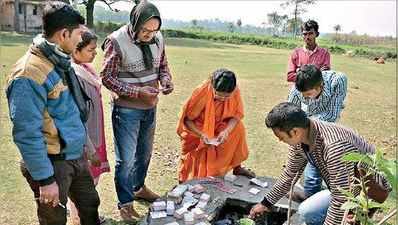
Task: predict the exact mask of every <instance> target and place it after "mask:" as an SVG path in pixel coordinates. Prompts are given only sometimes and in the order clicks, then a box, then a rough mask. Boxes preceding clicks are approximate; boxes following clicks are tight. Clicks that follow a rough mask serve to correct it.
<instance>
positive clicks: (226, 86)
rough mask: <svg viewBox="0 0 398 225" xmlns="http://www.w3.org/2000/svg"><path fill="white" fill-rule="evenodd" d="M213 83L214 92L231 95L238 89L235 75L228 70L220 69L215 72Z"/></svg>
mask: <svg viewBox="0 0 398 225" xmlns="http://www.w3.org/2000/svg"><path fill="white" fill-rule="evenodd" d="M211 83H212V86H213V88H214V90H216V91H218V92H227V93H231V92H233V91H234V90H235V87H236V76H235V73H234V72H232V71H230V70H228V69H218V70H216V71H214V72H213V75H212V76H211Z"/></svg>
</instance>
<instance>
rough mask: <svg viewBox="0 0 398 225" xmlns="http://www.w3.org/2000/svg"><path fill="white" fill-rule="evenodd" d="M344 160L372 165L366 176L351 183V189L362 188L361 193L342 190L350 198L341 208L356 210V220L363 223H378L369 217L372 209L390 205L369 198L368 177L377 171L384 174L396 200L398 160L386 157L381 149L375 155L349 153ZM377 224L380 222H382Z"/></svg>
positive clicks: (354, 179)
mask: <svg viewBox="0 0 398 225" xmlns="http://www.w3.org/2000/svg"><path fill="white" fill-rule="evenodd" d="M343 160H344V161H346V162H356V163H365V164H367V165H369V166H370V167H369V169H368V171H367V172H366V174H365V175H364V176H360V178H356V177H354V178H353V182H352V183H351V189H354V188H359V189H360V194H359V195H357V196H354V194H353V193H351V192H350V191H346V190H342V189H341V190H340V191H341V192H342V193H343V194H344V195H345V196H346V198H347V200H348V201H346V202H345V203H344V204H343V205H342V206H341V209H343V210H346V211H348V210H350V211H352V212H354V215H355V219H356V221H359V222H360V224H362V225H373V224H376V221H374V220H372V219H371V218H369V212H370V211H371V210H372V209H381V210H388V207H387V206H386V204H385V203H382V204H380V203H377V202H375V201H373V200H372V199H369V197H368V187H366V184H367V183H368V182H369V180H368V179H367V178H368V177H370V176H374V175H375V174H376V173H378V174H382V175H383V176H384V177H385V178H386V179H387V180H388V182H389V184H390V185H391V187H392V191H391V192H390V194H389V198H390V199H392V200H393V201H396V199H397V183H398V182H397V161H396V160H388V159H385V158H384V157H383V153H382V152H381V151H380V150H377V151H376V153H375V154H373V155H365V154H360V153H355V152H353V153H348V154H346V155H345V156H344V157H343ZM393 210H395V213H396V209H393ZM389 216H390V215H389ZM377 224H380V222H379V223H377Z"/></svg>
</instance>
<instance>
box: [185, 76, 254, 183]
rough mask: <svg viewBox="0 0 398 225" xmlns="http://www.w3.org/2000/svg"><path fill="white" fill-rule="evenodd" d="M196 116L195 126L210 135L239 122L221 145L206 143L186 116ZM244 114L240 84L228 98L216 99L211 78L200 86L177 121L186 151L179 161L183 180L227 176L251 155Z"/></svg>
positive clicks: (214, 134)
mask: <svg viewBox="0 0 398 225" xmlns="http://www.w3.org/2000/svg"><path fill="white" fill-rule="evenodd" d="M185 118H188V119H189V120H192V121H193V122H194V124H195V126H196V127H197V128H198V129H200V130H201V131H202V132H203V133H205V134H206V135H207V136H208V137H209V138H214V137H217V135H218V134H219V133H220V132H221V131H223V130H224V129H225V128H226V127H227V124H228V120H229V119H231V118H236V119H238V120H239V122H238V123H237V124H236V126H235V127H234V129H233V130H232V131H231V132H230V134H229V136H228V138H227V139H226V140H225V142H224V143H222V144H220V145H218V146H212V145H206V144H204V143H203V141H202V140H201V139H200V137H198V136H197V135H196V134H194V133H193V132H191V131H190V130H189V129H188V128H187V127H186V126H185V123H184V119H185ZM242 118H243V103H242V99H241V96H240V90H239V88H238V87H236V88H235V90H234V91H233V92H232V94H231V96H230V97H229V98H227V99H226V100H225V101H215V100H214V91H213V88H212V86H211V83H210V81H206V82H205V83H203V84H201V85H200V86H199V87H197V88H196V89H195V90H194V92H193V93H192V96H191V97H190V98H189V99H188V101H187V102H186V103H185V105H184V107H183V109H182V112H181V114H180V119H179V122H178V125H177V134H178V135H179V136H180V138H181V143H182V154H181V160H180V165H179V181H180V182H184V181H186V180H190V179H193V178H199V177H207V176H223V175H225V174H226V173H227V172H228V171H230V170H231V169H233V168H235V167H236V166H239V165H240V164H241V163H242V162H243V161H244V160H246V159H247V157H248V147H247V143H246V134H245V128H244V126H243V123H242V121H241V119H242Z"/></svg>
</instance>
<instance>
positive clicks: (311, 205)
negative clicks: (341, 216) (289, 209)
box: [298, 190, 331, 225]
mask: <svg viewBox="0 0 398 225" xmlns="http://www.w3.org/2000/svg"><path fill="white" fill-rule="evenodd" d="M330 198H331V195H330V191H329V190H323V191H320V192H318V193H316V194H314V195H312V196H311V197H309V198H307V199H306V200H304V201H303V202H302V203H301V204H300V206H299V208H298V214H299V215H300V220H301V222H305V224H306V225H319V224H323V222H324V221H325V219H326V214H327V211H328V208H329V204H330Z"/></svg>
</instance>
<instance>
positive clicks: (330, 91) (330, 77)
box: [288, 71, 347, 122]
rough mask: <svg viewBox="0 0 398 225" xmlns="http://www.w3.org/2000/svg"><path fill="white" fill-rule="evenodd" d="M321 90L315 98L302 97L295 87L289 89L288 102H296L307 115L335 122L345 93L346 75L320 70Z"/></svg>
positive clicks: (342, 104) (341, 108)
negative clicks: (321, 78)
mask: <svg viewBox="0 0 398 225" xmlns="http://www.w3.org/2000/svg"><path fill="white" fill-rule="evenodd" d="M322 77H323V90H322V92H321V94H320V96H319V97H318V98H316V99H307V98H304V97H303V95H302V94H301V92H300V91H298V90H297V89H296V88H295V87H293V88H292V89H291V90H290V94H289V97H288V102H292V103H295V104H297V105H298V106H300V107H301V109H303V110H304V111H305V112H306V113H307V114H308V116H310V117H312V118H315V119H319V120H322V121H328V122H336V121H337V119H338V118H339V117H340V113H341V111H342V110H343V107H344V99H345V97H346V95H347V77H346V75H344V74H343V73H340V72H335V71H322Z"/></svg>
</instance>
